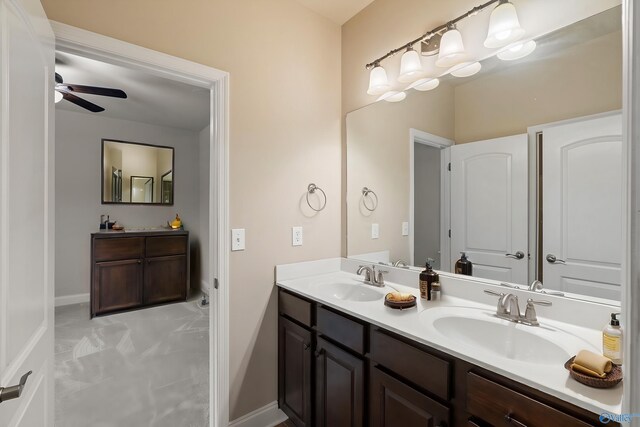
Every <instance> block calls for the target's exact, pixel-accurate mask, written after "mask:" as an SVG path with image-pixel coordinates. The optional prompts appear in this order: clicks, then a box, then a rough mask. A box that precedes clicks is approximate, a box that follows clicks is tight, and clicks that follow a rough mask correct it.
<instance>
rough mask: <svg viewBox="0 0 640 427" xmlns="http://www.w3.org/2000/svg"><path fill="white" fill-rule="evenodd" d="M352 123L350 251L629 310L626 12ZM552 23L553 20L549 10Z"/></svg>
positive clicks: (541, 41)
mask: <svg viewBox="0 0 640 427" xmlns="http://www.w3.org/2000/svg"><path fill="white" fill-rule="evenodd" d="M607 7H608V8H604V10H601V11H599V12H598V13H596V14H593V15H592V16H590V17H588V18H586V19H583V18H584V17H580V18H579V19H575V20H574V22H571V23H570V24H569V25H566V26H564V27H562V28H559V29H555V30H554V31H551V32H547V33H545V34H541V35H540V36H538V37H536V42H537V49H536V50H535V51H534V52H533V53H532V54H531V55H529V56H527V57H524V58H522V59H519V60H514V61H501V60H500V59H498V58H496V57H491V58H488V59H486V60H484V61H482V70H481V71H480V73H478V74H476V75H474V76H472V77H466V78H453V77H449V78H447V77H445V78H442V79H441V83H440V85H439V87H437V88H436V89H434V90H431V91H427V92H418V91H414V90H411V91H409V92H407V98H406V99H405V100H404V101H402V102H397V103H391V102H384V101H381V102H377V103H374V104H371V105H368V106H366V107H364V108H362V109H359V110H356V111H353V112H351V113H349V114H348V115H347V255H348V256H349V257H351V258H357V259H361V260H363V261H367V262H373V263H383V264H387V265H389V266H393V265H395V266H404V267H405V268H420V267H423V266H424V264H425V262H426V261H427V260H429V261H430V262H431V263H432V264H433V265H434V266H435V267H436V268H437V269H439V270H441V271H446V272H452V271H453V268H454V264H455V262H456V261H457V260H458V259H459V258H460V252H465V253H466V254H467V256H468V258H469V259H470V260H471V262H472V263H473V276H477V277H482V278H487V279H494V280H498V281H501V282H506V283H509V284H516V285H520V286H523V287H527V286H529V285H530V284H531V282H532V281H534V280H540V281H542V282H543V285H544V289H546V290H549V291H551V290H554V291H556V292H557V293H564V294H565V295H567V296H575V297H578V298H582V297H584V296H588V298H589V299H602V300H607V301H611V300H613V301H619V299H620V295H621V286H620V285H621V262H622V256H623V239H622V237H623V236H622V233H623V221H622V218H623V217H624V216H623V202H624V196H625V195H624V189H625V185H626V183H625V181H624V176H623V171H624V163H625V160H624V159H623V158H622V137H621V135H622V119H621V113H620V109H621V108H622V32H621V7H620V6H614V7H611V4H609V6H607ZM548 13H549V14H553V13H554V11H549V12H548Z"/></svg>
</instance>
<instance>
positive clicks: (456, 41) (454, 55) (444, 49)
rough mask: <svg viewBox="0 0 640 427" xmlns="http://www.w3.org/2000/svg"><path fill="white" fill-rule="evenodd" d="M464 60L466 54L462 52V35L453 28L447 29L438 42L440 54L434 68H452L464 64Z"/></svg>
mask: <svg viewBox="0 0 640 427" xmlns="http://www.w3.org/2000/svg"><path fill="white" fill-rule="evenodd" d="M466 58H467V53H466V52H465V50H464V43H462V34H460V31H458V30H456V29H455V27H451V28H449V30H447V32H446V33H444V34H443V35H442V39H441V40H440V52H439V53H438V60H437V61H436V66H437V67H444V68H449V67H453V66H454V65H457V64H459V63H461V62H464V60H465V59H466Z"/></svg>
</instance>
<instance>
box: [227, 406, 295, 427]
mask: <svg viewBox="0 0 640 427" xmlns="http://www.w3.org/2000/svg"><path fill="white" fill-rule="evenodd" d="M287 419H288V417H287V416H286V415H285V413H284V412H282V411H281V410H280V408H278V402H271V403H269V404H268V405H265V406H263V407H262V408H259V409H256V410H255V411H253V412H249V413H248V414H247V415H243V416H242V417H240V418H238V419H236V420H233V421H231V422H230V423H229V427H274V426H277V425H278V424H280V423H283V422H285V421H286V420H287Z"/></svg>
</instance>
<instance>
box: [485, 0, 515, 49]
mask: <svg viewBox="0 0 640 427" xmlns="http://www.w3.org/2000/svg"><path fill="white" fill-rule="evenodd" d="M523 35H524V29H523V28H522V27H520V21H519V20H518V14H517V12H516V7H515V6H514V5H512V4H511V3H509V2H508V1H507V2H504V3H500V4H499V5H498V6H497V7H496V8H495V9H493V12H491V16H490V17H489V32H488V34H487V39H486V40H485V41H484V46H485V47H488V48H490V49H496V48H500V47H504V46H506V45H508V44H510V43H513V42H515V41H517V40H519V39H520V38H521V37H522V36H523Z"/></svg>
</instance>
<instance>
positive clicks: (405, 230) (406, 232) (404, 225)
mask: <svg viewBox="0 0 640 427" xmlns="http://www.w3.org/2000/svg"><path fill="white" fill-rule="evenodd" d="M402 235H403V236H408V235H409V223H408V222H403V223H402Z"/></svg>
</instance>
